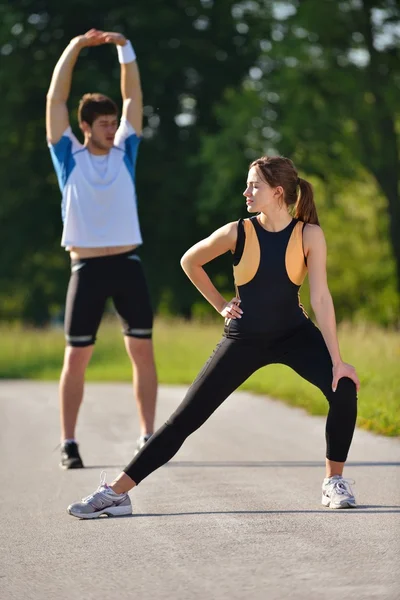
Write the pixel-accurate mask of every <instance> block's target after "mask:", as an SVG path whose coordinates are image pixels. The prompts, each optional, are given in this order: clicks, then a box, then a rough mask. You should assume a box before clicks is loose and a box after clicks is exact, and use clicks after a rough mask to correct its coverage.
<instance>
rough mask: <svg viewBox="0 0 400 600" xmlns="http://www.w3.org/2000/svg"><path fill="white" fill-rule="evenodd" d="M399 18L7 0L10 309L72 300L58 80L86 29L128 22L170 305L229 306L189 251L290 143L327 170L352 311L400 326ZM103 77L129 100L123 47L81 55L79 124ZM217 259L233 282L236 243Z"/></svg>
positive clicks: (160, 278) (211, 5) (225, 4)
mask: <svg viewBox="0 0 400 600" xmlns="http://www.w3.org/2000/svg"><path fill="white" fill-rule="evenodd" d="M149 9H150V10H149ZM77 15H79V18H77ZM398 19H399V6H398V3H396V2H392V1H391V0H375V1H372V0H363V2H352V1H350V0H346V1H341V2H335V1H334V0H326V1H324V2H321V1H320V0H310V1H308V2H301V3H299V2H298V1H297V0H296V1H295V0H293V1H287V2H273V1H272V0H266V1H265V2H259V1H252V2H236V1H234V0H218V1H216V0H214V1H213V0H179V2H169V3H166V2H162V1H161V0H154V1H153V2H152V3H151V5H149V3H148V2H142V1H137V2H135V3H134V5H133V4H132V2H128V0H120V1H119V2H118V3H117V4H115V5H110V3H109V2H108V1H106V0H96V2H94V1H93V0H79V2H78V0H71V1H70V2H67V3H65V2H61V1H60V0H52V1H51V2H50V0H13V2H12V3H9V2H7V3H6V2H4V1H3V2H2V1H1V0H0V52H1V60H2V69H1V70H0V85H1V89H2V111H1V112H0V131H1V134H2V144H1V146H0V185H1V189H2V191H3V194H2V201H1V203H0V228H1V239H2V245H1V251H0V252H1V254H0V319H3V320H5V319H8V320H21V319H22V320H24V321H27V322H32V323H36V324H38V323H40V324H43V323H46V322H48V321H49V320H50V319H54V318H57V317H59V315H60V314H61V313H62V310H63V305H64V298H65V289H66V285H67V281H68V275H69V273H68V271H69V268H68V267H69V266H68V256H67V255H66V253H65V252H64V251H63V250H62V249H60V246H59V240H60V236H61V219H60V204H59V203H60V193H59V190H58V188H57V183H56V178H55V175H54V173H53V168H52V164H51V161H50V157H49V154H48V151H47V149H46V143H45V129H44V105H45V95H46V92H47V89H48V85H49V82H50V77H51V73H52V70H53V68H54V65H55V63H56V61H57V59H58V57H59V56H60V54H61V52H62V50H63V49H64V47H65V46H66V44H67V43H68V42H69V40H70V39H71V38H72V37H73V36H75V35H77V34H79V33H81V32H83V31H85V30H87V29H90V28H91V27H98V28H102V29H106V30H117V31H118V30H119V31H122V32H123V33H125V34H126V35H127V36H128V37H129V38H130V39H131V40H132V41H133V43H134V46H135V48H136V51H137V54H138V60H139V66H140V70H141V77H142V83H143V89H144V100H145V130H144V134H145V139H144V141H143V143H142V145H141V149H140V152H139V159H138V172H137V186H138V198H139V211H140V219H141V226H142V231H143V234H144V240H145V243H144V246H143V250H142V255H143V258H144V262H145V264H146V265H147V271H148V274H149V281H150V287H151V291H152V296H153V300H154V305H155V307H156V308H157V310H158V312H160V313H161V314H180V315H184V316H185V317H189V316H191V315H192V314H196V315H201V316H204V315H206V316H207V315H209V314H211V313H212V312H213V311H212V309H211V308H210V307H208V306H206V305H205V303H204V302H202V299H201V298H200V297H199V295H198V292H197V290H195V289H194V288H193V286H191V285H190V283H189V282H188V281H187V279H186V278H185V276H184V274H183V272H182V271H181V269H180V267H179V259H180V257H181V255H182V254H183V253H184V252H185V250H186V249H187V248H188V247H189V246H191V245H192V244H193V243H195V242H196V241H198V240H199V239H201V238H204V237H206V236H207V235H209V234H210V233H211V232H212V231H213V230H214V229H216V228H217V227H219V226H221V225H223V224H224V223H225V222H227V221H233V220H237V219H238V218H240V217H242V216H244V215H245V214H246V213H245V209H244V203H243V200H242V195H241V194H242V191H243V187H244V182H245V179H246V171H247V166H248V163H249V162H250V161H251V160H252V159H253V158H254V157H255V156H257V155H259V154H263V153H278V152H279V153H281V154H284V155H287V156H290V157H291V158H293V160H294V161H295V163H296V165H297V166H298V167H299V169H300V171H301V174H302V175H304V176H307V177H309V178H310V179H311V180H312V181H313V183H314V184H315V187H316V191H317V204H318V206H319V210H320V217H321V221H322V224H323V227H324V231H325V234H326V237H327V240H328V246H329V249H330V255H329V275H330V278H329V280H330V286H331V289H332V291H333V295H334V299H335V303H336V306H337V309H338V315H339V318H346V319H349V318H352V319H368V320H372V321H376V322H378V323H382V324H396V323H397V322H398V315H399V293H398V290H399V286H400V200H399V188H398V186H399V183H398V173H399V148H398V131H399V127H398V124H399V112H398V111H399V109H398V97H399V86H400V83H399V82H400V66H399V65H400V61H399V58H400V56H399V46H398V44H397V41H398V40H397V38H396V34H395V33H393V31H395V30H394V29H393V28H392V29H389V28H390V24H391V23H392V24H393V23H396V22H398ZM327 23H329V26H327ZM389 74H390V76H389ZM87 91H100V92H103V93H106V94H109V95H111V96H112V97H115V98H116V99H118V98H119V67H118V63H117V60H116V55H115V50H114V49H113V48H110V47H100V48H95V49H90V51H89V50H87V51H85V52H83V53H82V56H81V57H80V58H79V61H78V64H77V67H76V69H75V73H74V77H73V86H72V92H71V98H70V102H69V107H70V109H71V120H72V124H73V126H74V128H75V132H76V133H78V131H77V129H76V116H75V107H76V106H77V102H78V99H79V98H80V96H81V95H82V94H83V93H85V92H87ZM388 240H390V243H389V242H388ZM208 270H209V273H210V275H211V276H212V278H213V280H214V281H216V282H218V285H219V286H220V289H221V291H223V292H224V293H226V295H227V297H228V296H231V295H232V294H233V286H232V278H231V264H230V261H229V257H221V259H218V260H217V261H214V262H213V263H212V264H211V265H209V267H208ZM396 286H397V288H396Z"/></svg>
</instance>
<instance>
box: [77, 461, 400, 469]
mask: <svg viewBox="0 0 400 600" xmlns="http://www.w3.org/2000/svg"><path fill="white" fill-rule="evenodd" d="M164 466H165V467H168V468H175V467H188V468H194V467H205V468H210V467H217V468H224V469H225V468H227V467H239V468H240V467H251V468H253V467H290V468H291V467H319V468H321V467H325V462H323V461H306V460H294V461H292V460H270V461H268V460H261V461H254V460H249V461H246V460H245V461H230V460H227V461H194V460H193V461H192V460H172V461H170V462H169V463H167V464H166V465H164ZM124 467H125V465H122V464H119V465H89V466H86V467H85V469H123V468H124ZM348 467H400V462H394V461H393V462H388V461H385V462H379V461H376V462H374V461H358V462H352V461H349V462H347V463H346V468H348Z"/></svg>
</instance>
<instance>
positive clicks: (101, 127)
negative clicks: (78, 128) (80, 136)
mask: <svg viewBox="0 0 400 600" xmlns="http://www.w3.org/2000/svg"><path fill="white" fill-rule="evenodd" d="M82 126H83V127H82V129H83V131H84V133H85V136H86V137H87V138H88V140H89V141H90V143H91V144H93V146H95V147H96V148H98V149H99V150H104V151H108V150H111V148H112V147H113V145H114V138H115V134H116V132H117V129H118V121H117V115H100V116H99V117H97V118H96V119H95V120H94V121H93V123H92V126H90V125H88V124H87V123H82Z"/></svg>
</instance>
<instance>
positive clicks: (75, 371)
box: [60, 345, 94, 442]
mask: <svg viewBox="0 0 400 600" xmlns="http://www.w3.org/2000/svg"><path fill="white" fill-rule="evenodd" d="M93 349H94V346H93V345H91V346H85V347H84V348H74V347H72V346H66V348H65V354H64V365H63V369H62V372H61V378H60V421H61V441H62V442H63V441H64V440H72V439H75V427H76V421H77V419H78V412H79V408H80V405H81V403H82V398H83V386H84V380H85V371H86V367H87V366H88V364H89V361H90V359H91V357H92V354H93Z"/></svg>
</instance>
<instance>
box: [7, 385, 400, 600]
mask: <svg viewBox="0 0 400 600" xmlns="http://www.w3.org/2000/svg"><path fill="white" fill-rule="evenodd" d="M183 394H184V389H183V388H173V387H170V388H165V387H163V388H161V390H160V394H159V403H158V414H157V423H158V424H161V423H163V422H164V420H165V419H166V418H167V417H168V416H169V415H170V413H171V412H172V411H173V409H174V408H175V407H176V406H177V405H178V404H179V402H180V400H181V399H182V397H183ZM0 419H1V439H0V451H1V452H0V456H1V461H0V464H1V474H2V477H1V480H2V486H1V491H0V500H1V511H0V598H1V600H13V599H16V600H30V599H34V600H37V599H41V600H43V599H45V600H47V599H52V600H53V599H54V600H64V599H65V600H67V599H68V600H78V599H79V600H81V599H82V600H92V599H102V600H108V599H114V598H116V599H117V598H123V599H126V600H130V599H142V598H146V599H147V598H151V599H152V600H153V599H154V600H167V599H168V600H169V599H171V598H173V599H174V600H192V599H193V600H194V599H196V600H197V599H199V600H203V599H211V600H222V599H224V600H225V599H229V600H243V599H246V600H247V599H251V600H285V599H287V598H290V599H293V600H303V599H307V600H314V599H315V600H317V599H318V600H320V599H321V598H323V599H324V600H347V599H353V598H354V599H357V600H369V599H380V600H399V598H400V441H399V440H398V439H389V438H383V437H380V436H376V435H373V434H370V433H367V432H365V431H360V430H357V431H356V433H355V438H354V442H353V446H352V449H351V453H350V456H349V462H348V465H347V468H346V472H345V475H346V476H347V477H349V478H352V479H354V480H355V481H356V483H355V485H354V486H353V489H354V491H355V494H356V498H357V500H358V502H359V508H357V509H353V510H347V511H344V510H342V511H332V510H330V509H326V508H323V507H322V506H321V504H320V500H321V493H320V488H321V483H322V479H323V476H324V421H325V420H324V419H323V418H320V417H310V416H308V415H306V414H305V413H304V412H303V411H301V410H298V409H293V408H289V407H287V406H285V405H284V404H282V403H280V402H277V401H274V400H270V399H267V398H265V397H263V396H252V395H250V394H247V393H243V392H238V393H236V394H234V395H232V396H231V397H230V398H229V399H228V400H227V401H226V402H225V404H224V405H223V406H222V407H221V408H220V409H219V410H218V411H217V412H216V413H215V414H214V415H213V416H212V417H211V419H210V420H209V421H208V422H207V423H206V424H205V425H204V426H203V427H202V428H201V429H200V430H199V431H197V432H195V433H194V434H193V435H192V436H191V437H190V438H189V439H188V440H187V441H186V443H185V444H184V446H183V447H182V448H181V450H180V451H179V453H178V454H177V455H176V456H175V457H174V458H173V459H172V461H171V462H170V463H169V464H168V465H166V466H164V467H162V468H160V469H158V471H156V472H155V473H153V474H152V475H151V476H150V477H149V478H148V479H146V480H145V481H143V482H142V483H141V484H140V486H138V488H137V489H136V490H135V491H133V492H132V493H131V498H132V503H133V508H134V514H133V516H132V517H120V518H101V519H96V520H93V521H81V520H79V519H76V518H73V517H71V516H69V515H68V514H67V512H66V507H67V505H68V504H70V503H71V502H73V501H76V500H79V499H80V498H81V497H82V496H85V495H88V494H89V493H91V492H92V491H94V489H95V488H96V487H97V486H98V483H99V477H100V472H101V470H103V469H104V470H105V471H106V472H107V480H108V481H110V480H112V479H113V477H114V476H115V475H116V474H117V473H119V472H120V470H121V469H122V468H123V467H124V466H125V464H127V463H128V462H129V461H130V459H131V457H132V455H133V451H134V446H135V439H136V436H137V433H138V432H137V415H136V410H135V407H134V403H133V400H132V395H131V388H130V386H129V385H125V384H92V385H87V387H86V394H85V402H84V405H83V408H82V411H81V415H80V422H79V429H78V438H79V440H80V447H81V453H82V457H83V459H84V462H85V465H86V468H85V469H83V470H77V471H68V472H65V471H61V470H60V469H59V468H58V462H59V450H58V449H57V450H56V451H53V449H54V447H55V446H56V445H57V443H58V435H59V426H58V400H57V384H56V383H37V382H36V383H34V382H25V381H23V382H8V381H3V382H0Z"/></svg>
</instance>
